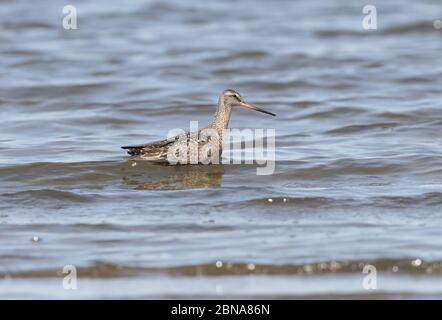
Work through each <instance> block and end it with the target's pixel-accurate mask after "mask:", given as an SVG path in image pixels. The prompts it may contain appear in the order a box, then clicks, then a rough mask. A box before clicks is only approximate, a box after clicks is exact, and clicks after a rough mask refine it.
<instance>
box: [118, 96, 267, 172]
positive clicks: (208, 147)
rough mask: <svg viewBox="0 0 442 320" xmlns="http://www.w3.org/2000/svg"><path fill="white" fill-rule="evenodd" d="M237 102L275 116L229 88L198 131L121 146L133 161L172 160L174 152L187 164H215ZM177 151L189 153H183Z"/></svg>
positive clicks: (219, 157)
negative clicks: (155, 140)
mask: <svg viewBox="0 0 442 320" xmlns="http://www.w3.org/2000/svg"><path fill="white" fill-rule="evenodd" d="M237 105H239V106H243V107H246V108H249V109H253V110H256V111H259V112H263V113H267V114H270V115H272V116H275V114H273V113H271V112H268V111H265V110H263V109H260V108H258V107H256V106H254V105H252V104H250V103H248V102H246V101H245V100H244V99H242V97H241V96H240V94H239V93H238V92H236V91H235V90H231V89H228V90H224V91H223V92H222V93H221V95H220V97H219V100H218V107H217V109H216V112H215V116H214V118H213V121H212V122H211V123H210V124H208V125H207V126H206V127H204V128H203V129H201V130H199V131H198V132H186V133H184V134H181V135H177V136H175V137H172V138H169V139H165V140H161V141H157V142H152V143H147V144H143V145H138V146H124V147H122V148H123V149H126V150H127V153H128V154H129V155H130V156H131V159H132V160H147V161H154V162H169V163H171V155H174V154H175V156H176V157H180V156H184V158H185V159H187V163H195V161H196V163H203V164H208V163H215V161H214V159H221V153H222V150H223V144H224V141H223V138H224V132H225V130H226V129H227V127H228V125H229V120H230V113H231V111H232V107H234V106H237ZM177 150H181V151H183V152H186V154H185V155H184V154H183V153H181V154H180V152H179V151H177ZM213 150H216V151H217V153H218V154H217V155H214V154H213V152H212V151H213ZM172 158H173V157H172ZM182 160H183V158H181V163H183V161H182ZM172 162H173V161H172Z"/></svg>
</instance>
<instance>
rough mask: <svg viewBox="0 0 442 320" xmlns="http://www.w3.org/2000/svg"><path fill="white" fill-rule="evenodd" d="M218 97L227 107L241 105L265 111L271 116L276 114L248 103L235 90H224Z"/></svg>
mask: <svg viewBox="0 0 442 320" xmlns="http://www.w3.org/2000/svg"><path fill="white" fill-rule="evenodd" d="M220 99H221V100H222V102H223V104H224V105H225V106H228V107H233V106H241V107H245V108H248V109H252V110H255V111H259V112H262V113H266V114H269V115H271V116H276V114H274V113H272V112H269V111H266V110H264V109H261V108H258V107H257V106H255V105H253V104H251V103H248V102H247V101H245V100H244V99H243V98H242V97H241V95H240V94H239V93H238V92H236V91H235V90H232V89H227V90H224V91H223V92H222V93H221V96H220Z"/></svg>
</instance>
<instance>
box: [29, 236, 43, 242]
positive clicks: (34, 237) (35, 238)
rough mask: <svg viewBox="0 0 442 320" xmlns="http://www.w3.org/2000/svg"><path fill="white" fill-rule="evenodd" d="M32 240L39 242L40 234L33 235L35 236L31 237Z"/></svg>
mask: <svg viewBox="0 0 442 320" xmlns="http://www.w3.org/2000/svg"><path fill="white" fill-rule="evenodd" d="M31 240H32V242H39V241H40V240H41V239H40V237H39V236H33V237H32V238H31Z"/></svg>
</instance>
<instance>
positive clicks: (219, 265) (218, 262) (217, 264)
mask: <svg viewBox="0 0 442 320" xmlns="http://www.w3.org/2000/svg"><path fill="white" fill-rule="evenodd" d="M215 266H216V267H217V268H222V266H223V263H222V261H217V262H216V263H215Z"/></svg>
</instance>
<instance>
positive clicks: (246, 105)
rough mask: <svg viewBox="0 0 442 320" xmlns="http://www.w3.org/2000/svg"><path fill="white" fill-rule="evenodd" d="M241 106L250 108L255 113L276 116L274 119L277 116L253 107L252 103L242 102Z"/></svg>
mask: <svg viewBox="0 0 442 320" xmlns="http://www.w3.org/2000/svg"><path fill="white" fill-rule="evenodd" d="M239 104H240V105H241V106H243V107H245V108H248V109H252V110H255V111H258V112H262V113H266V114H269V115H271V116H274V117H275V116H276V114H274V113H272V112H270V111H267V110H264V109H261V108H258V107H257V106H255V105H253V104H251V103H248V102H247V101H240V102H239Z"/></svg>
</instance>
